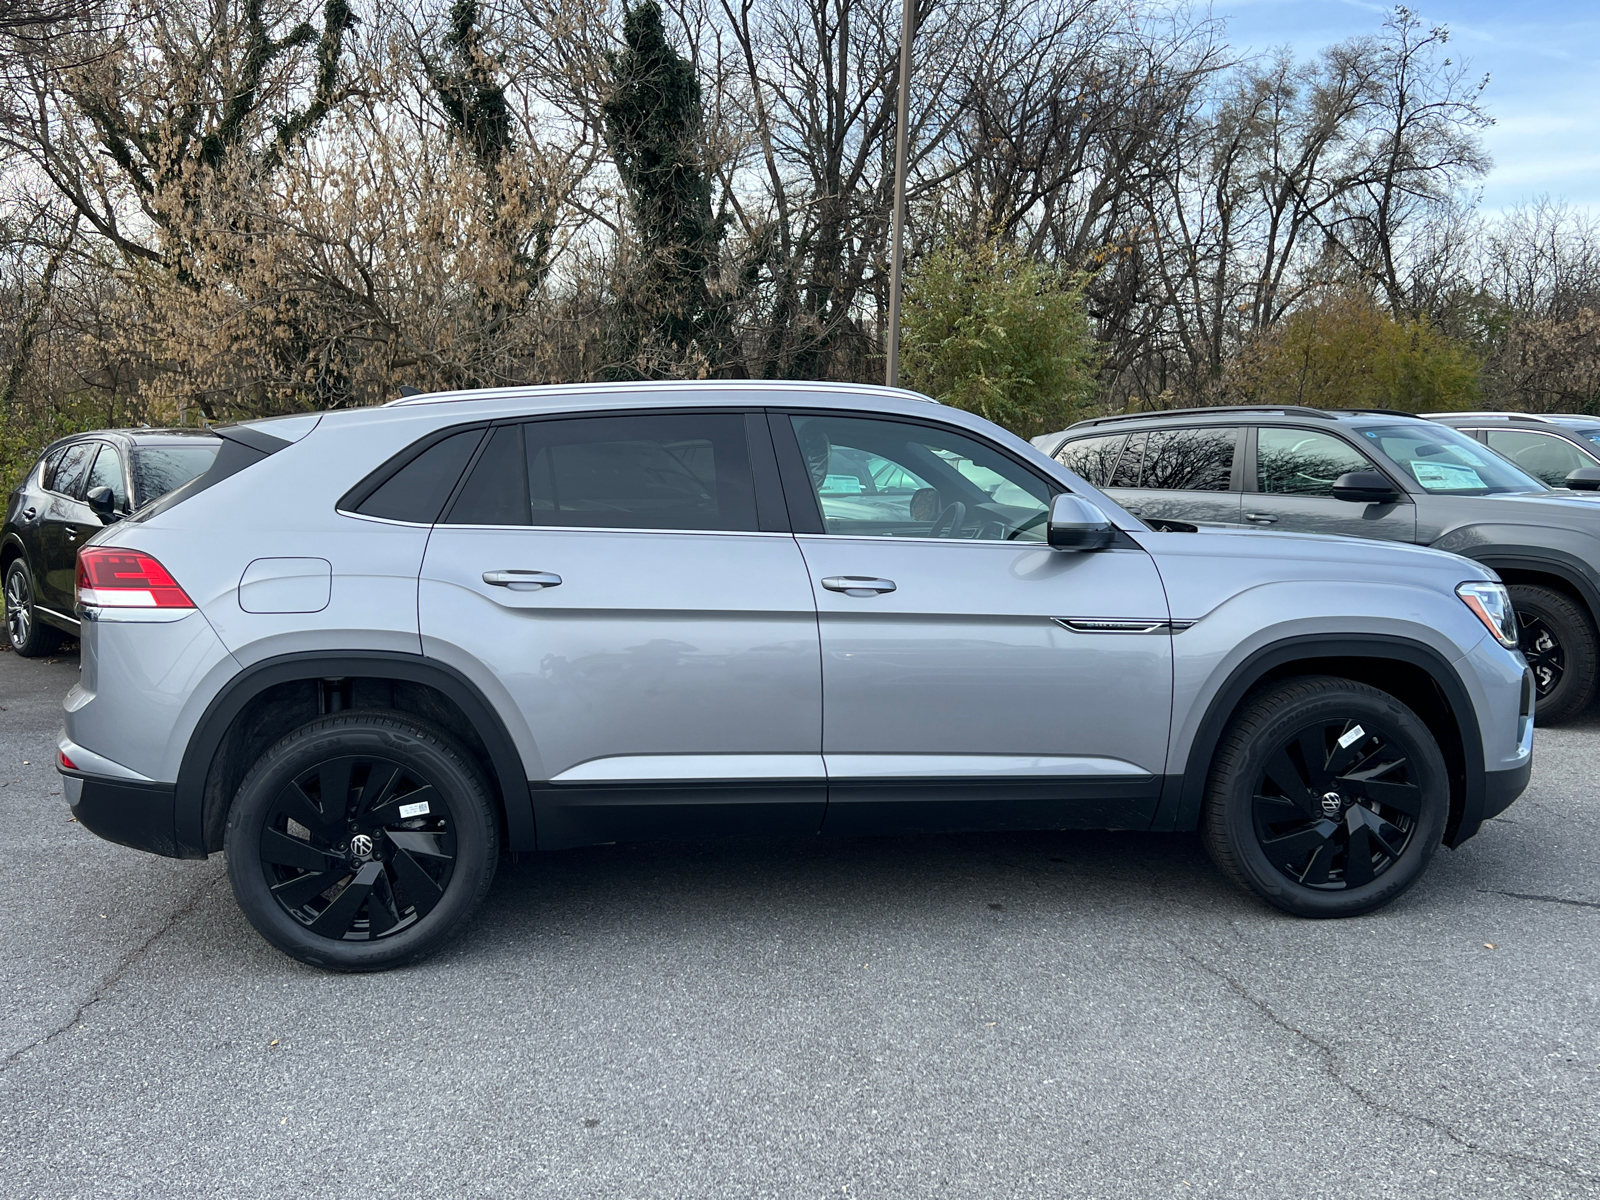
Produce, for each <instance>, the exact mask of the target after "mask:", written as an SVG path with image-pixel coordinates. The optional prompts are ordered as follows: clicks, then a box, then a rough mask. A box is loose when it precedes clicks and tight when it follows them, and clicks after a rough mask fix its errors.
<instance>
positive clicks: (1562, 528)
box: [1034, 406, 1600, 725]
mask: <svg viewBox="0 0 1600 1200" xmlns="http://www.w3.org/2000/svg"><path fill="white" fill-rule="evenodd" d="M1034 444H1035V445H1036V446H1038V447H1039V448H1040V449H1041V450H1043V451H1044V452H1045V453H1046V454H1050V455H1052V456H1053V457H1055V458H1056V459H1057V460H1058V461H1060V462H1061V463H1063V464H1064V465H1065V466H1067V467H1069V468H1070V469H1072V470H1074V471H1076V472H1077V473H1078V474H1080V475H1082V476H1083V477H1084V478H1085V479H1087V480H1089V481H1090V482H1091V483H1093V484H1095V485H1097V486H1099V487H1102V488H1104V489H1106V490H1107V491H1108V492H1110V494H1111V495H1112V496H1113V497H1115V498H1116V500H1117V502H1118V503H1120V504H1122V505H1123V506H1124V507H1126V508H1127V509H1128V510H1129V511H1130V512H1133V513H1136V514H1138V515H1139V516H1141V517H1143V518H1144V519H1145V520H1146V521H1147V522H1149V521H1156V522H1159V523H1161V524H1164V525H1167V526H1168V527H1170V526H1171V525H1172V523H1173V522H1192V523H1216V524H1222V525H1230V526H1235V527H1237V526H1246V527H1255V528H1260V529H1271V530H1278V531H1289V532H1296V533H1331V534H1345V535H1348V536H1353V537H1363V538H1376V539H1382V540H1387V541H1398V542H1413V543H1416V544H1419V545H1423V546H1432V547H1434V548H1435V549H1438V550H1449V551H1452V552H1453V553H1456V554H1461V555H1465V556H1466V557H1468V558H1472V559H1476V560H1477V561H1478V562H1481V563H1483V564H1484V565H1485V566H1488V567H1491V568H1493V569H1494V570H1495V571H1497V572H1498V573H1499V575H1500V577H1501V578H1502V579H1503V580H1504V581H1505V583H1506V584H1507V585H1508V586H1509V587H1510V590H1511V597H1512V602H1513V604H1514V606H1515V608H1516V612H1517V619H1518V622H1519V623H1520V625H1521V630H1522V632H1521V643H1522V652H1523V654H1524V655H1525V656H1526V657H1527V660H1528V665H1529V666H1530V667H1531V668H1532V669H1533V673H1534V678H1535V680H1536V682H1537V686H1538V691H1539V701H1538V716H1539V723H1540V724H1545V725H1549V724H1554V723H1556V722H1559V721H1564V720H1567V719H1568V718H1570V717H1572V716H1574V715H1576V714H1577V713H1578V712H1580V711H1581V710H1582V709H1583V708H1584V707H1585V706H1586V705H1587V704H1588V703H1589V701H1590V700H1591V698H1592V697H1593V696H1594V692H1595V685H1596V678H1597V674H1600V651H1597V644H1596V632H1595V631H1596V617H1597V615H1600V494H1597V493H1595V492H1593V491H1584V492H1578V491H1552V490H1550V489H1549V488H1547V487H1546V486H1545V485H1544V484H1543V483H1542V482H1541V481H1539V480H1538V479H1535V478H1533V477H1532V476H1530V475H1528V474H1526V473H1525V472H1524V471H1523V470H1522V469H1521V468H1519V467H1517V466H1516V465H1514V464H1513V463H1511V462H1508V461H1507V460H1506V459H1504V458H1501V457H1500V456H1499V455H1498V454H1494V453H1490V451H1489V450H1488V449H1487V448H1486V447H1485V445H1484V443H1482V442H1479V441H1476V440H1474V439H1473V438H1472V437H1471V436H1469V435H1468V434H1465V433H1461V432H1459V431H1457V430H1455V429H1452V428H1450V427H1449V426H1446V425H1443V424H1440V423H1437V422H1432V421H1427V420H1423V419H1420V418H1418V417H1414V416H1411V415H1408V414H1405V413H1390V412H1383V411H1374V410H1362V411H1354V410H1350V411H1343V410H1340V411H1329V410H1324V409H1314V408H1295V407H1288V406H1285V407H1219V408H1202V409H1179V410H1173V411H1169V412H1154V413H1135V414H1128V415H1126V416H1116V417H1100V418H1097V419H1095V420H1090V421H1082V422H1080V423H1078V424H1077V425H1074V426H1072V427H1071V428H1070V429H1067V430H1065V431H1063V432H1061V433H1057V434H1047V435H1045V436H1044V437H1039V438H1035V439H1034ZM1578 482H1579V483H1580V484H1582V483H1586V482H1588V481H1585V480H1580V481H1578Z"/></svg>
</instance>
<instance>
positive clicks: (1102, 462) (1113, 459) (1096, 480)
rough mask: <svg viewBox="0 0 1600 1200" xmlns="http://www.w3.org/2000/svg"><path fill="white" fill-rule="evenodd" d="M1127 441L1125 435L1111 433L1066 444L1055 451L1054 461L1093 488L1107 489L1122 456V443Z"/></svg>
mask: <svg viewBox="0 0 1600 1200" xmlns="http://www.w3.org/2000/svg"><path fill="white" fill-rule="evenodd" d="M1127 440H1128V435H1127V434H1125V433H1113V434H1108V435H1105V436H1102V437H1088V438H1083V439H1082V440H1081V441H1076V442H1068V443H1067V444H1066V445H1065V446H1063V447H1061V449H1060V450H1057V451H1056V461H1057V462H1059V463H1060V464H1061V465H1062V466H1063V467H1065V468H1067V470H1069V471H1073V472H1075V473H1077V474H1078V475H1081V476H1082V477H1083V478H1084V479H1087V480H1088V481H1089V482H1090V483H1092V484H1094V485H1095V487H1107V486H1109V485H1110V482H1111V473H1112V472H1113V471H1115V470H1116V469H1117V458H1118V457H1119V456H1120V455H1121V454H1122V446H1123V443H1124V442H1126V441H1127Z"/></svg>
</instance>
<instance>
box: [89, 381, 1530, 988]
mask: <svg viewBox="0 0 1600 1200" xmlns="http://www.w3.org/2000/svg"><path fill="white" fill-rule="evenodd" d="M218 432H219V434H220V436H221V437H222V438H223V445H222V449H221V451H220V453H219V454H218V455H217V459H216V462H215V463H214V464H213V466H212V468H211V469H210V470H209V471H208V472H207V473H206V474H205V475H203V476H201V477H200V478H199V479H197V480H195V481H194V482H192V483H190V484H188V485H186V486H185V487H182V488H179V489H177V490H176V491H174V492H172V493H171V494H169V495H168V496H166V497H164V498H163V499H161V500H159V501H157V502H156V503H155V504H153V505H151V506H149V507H146V508H145V509H143V510H141V511H140V512H138V513H135V514H133V516H131V517H130V518H129V519H127V520H125V521H123V522H121V523H120V524H118V525H116V526H113V527H111V528H108V529H106V530H104V531H102V532H100V533H98V534H96V535H95V536H94V537H93V538H91V539H89V543H88V545H86V546H85V547H84V549H83V550H82V551H81V553H80V557H79V566H78V594H77V602H78V607H79V611H80V612H81V613H82V617H83V631H84V632H83V639H82V640H83V675H82V682H81V683H80V684H79V686H77V687H75V688H74V689H73V690H72V692H71V694H70V695H69V696H68V697H67V700H66V727H65V729H64V731H63V733H62V736H61V740H60V762H59V766H60V769H61V771H62V773H63V774H64V775H65V776H66V778H67V794H68V796H69V800H70V803H71V805H72V810H73V812H74V813H75V814H77V816H78V819H79V820H80V821H81V822H82V823H83V824H84V825H85V826H87V827H88V828H89V829H91V830H93V831H95V832H96V833H98V834H100V835H101V836H103V837H106V838H109V839H111V840H113V841H118V842H122V843H125V844H127V845H131V846H136V847H139V848H142V849H145V850H152V851H155V852H157V853H161V854H168V855H175V856H181V857H202V856H204V855H206V854H209V853H212V852H214V851H218V850H225V851H226V853H227V861H228V872H229V875H230V878H231V880H232V883H233V888H234V893H235V895H236V896H237V898H238V901H239V904H240V906H241V907H242V908H243V910H244V912H245V913H246V915H247V916H248V917H249V919H250V921H251V922H252V923H253V924H254V925H255V927H256V928H257V929H258V930H259V931H260V932H261V934H262V935H263V936H264V937H266V938H267V939H268V940H269V941H270V942H272V943H273V944H274V945H276V946H278V947H279V948H280V949H282V950H284V951H285V952H287V953H288V954H291V955H293V956H295V957H296V958H299V959H301V960H303V961H305V962H308V963H314V964H318V965H321V966H324V967H330V968H337V969H344V970H361V969H371V968H378V967H386V966H391V965H393V964H396V963H401V962H405V961H408V960H411V959H415V958H416V957H418V956H419V955H421V954H423V953H425V952H427V951H429V950H432V949H434V948H436V947H438V946H439V945H440V944H441V943H442V942H444V941H445V940H446V939H448V938H450V937H451V936H452V934H454V933H455V932H456V931H458V930H459V929H460V927H461V926H462V923H463V922H464V921H465V920H466V919H467V917H468V915H469V914H470V913H471V912H472V910H473V909H474V907H475V906H476V905H477V904H478V903H479V901H480V900H481V899H482V898H483V896H484V893H485V892H486V890H487V889H488V887H489V883H490V879H491V877H492V875H493V873H494V870H495V864H496V861H497V857H498V854H499V853H500V851H501V850H502V849H510V850H513V851H529V850H546V849H556V848H560V847H568V846H580V845H585V844H592V843H604V842H614V841H619V840H624V839H641V838H682V837H690V836H694V837H699V836H702V835H706V834H710V833H762V834H777V835H798V834H807V835H812V834H817V833H819V832H820V833H824V834H839V835H859V834H872V833H898V832H904V831H910V830H917V831H930V830H945V831H966V830H1008V829H1009V830H1018V829H1028V830H1033V829H1040V830H1042V829H1079V828H1096V829H1138V830H1189V829H1195V828H1197V827H1198V828H1200V829H1201V830H1203V831H1204V837H1205V843H1206V845H1207V846H1208V848H1209V850H1210V853H1211V854H1212V856H1213V857H1214V858H1215V860H1216V862H1217V863H1218V864H1219V865H1220V867H1221V868H1222V869H1223V871H1225V872H1226V873H1227V875H1229V876H1230V877H1231V878H1233V879H1234V880H1235V881H1237V882H1238V883H1240V884H1242V885H1244V886H1245V887H1247V888H1250V889H1252V890H1253V891H1255V892H1256V893H1257V894H1258V895H1260V896H1261V897H1263V898H1264V899H1265V900H1266V901H1267V902H1269V903H1271V904H1274V905H1277V906H1278V907H1279V908H1282V909H1285V910H1287V911H1289V912H1291V913H1297V914H1300V915H1303V916H1308V917H1333V916H1348V915H1351V914H1356V913H1362V912H1366V911H1368V910H1370V909H1373V908H1375V907H1377V906H1379V905H1381V904H1384V903H1386V902H1387V901H1389V900H1391V899H1393V898H1394V897H1395V896H1397V895H1399V894H1400V893H1401V892H1402V891H1404V890H1405V889H1406V888H1407V887H1409V886H1410V885H1411V884H1412V883H1413V882H1414V881H1415V880H1416V879H1417V877H1418V875H1419V873H1420V872H1421V871H1422V870H1423V868H1424V867H1425V865H1426V864H1427V862H1428V861H1429V858H1430V856H1431V855H1432V854H1433V852H1434V850H1435V849H1436V848H1437V847H1438V846H1439V844H1440V843H1441V842H1442V843H1444V844H1446V845H1449V846H1456V845H1459V844H1460V843H1461V842H1462V841H1463V840H1464V839H1466V838H1469V837H1471V836H1472V835H1473V834H1474V833H1475V832H1477V830H1478V827H1479V825H1480V823H1481V822H1482V821H1483V820H1484V819H1485V818H1487V817H1490V816H1492V815H1494V814H1496V813H1499V812H1500V811H1501V810H1502V809H1504V808H1505V807H1506V805H1508V804H1509V803H1511V801H1512V800H1513V799H1514V798H1515V797H1516V796H1517V795H1518V794H1519V793H1520V792H1521V791H1522V789H1523V787H1524V786H1525V785H1526V783H1527V779H1528V773H1529V767H1530V763H1531V752H1532V736H1533V732H1532V716H1533V713H1532V708H1533V695H1534V692H1533V684H1532V680H1531V678H1530V677H1529V676H1528V673H1527V669H1526V667H1525V665H1524V663H1523V660H1522V658H1521V656H1520V655H1519V654H1518V652H1517V650H1516V644H1517V633H1516V626H1515V619H1514V617H1513V615H1512V612H1511V608H1510V604H1509V601H1508V598H1507V595H1506V591H1505V589H1504V588H1503V587H1502V586H1501V585H1500V583H1499V582H1498V581H1497V580H1496V579H1495V576H1494V574H1493V572H1491V571H1489V570H1487V569H1485V568H1484V567H1482V566H1480V565H1478V564H1476V563H1473V562H1469V561H1468V560H1466V559H1463V558H1458V557H1456V556H1454V555H1451V554H1442V553H1438V552H1436V551H1431V550H1425V549H1419V548H1415V547H1411V546H1400V545H1379V544H1374V543H1372V542H1369V541H1361V540H1357V539H1350V538H1326V537H1294V536H1287V535H1285V536H1278V537H1270V538H1268V537H1259V536H1253V535H1250V534H1245V533H1227V532H1212V533H1196V532H1163V531H1160V530H1157V529H1154V528H1152V527H1151V526H1150V525H1148V524H1146V523H1144V522H1142V521H1140V520H1139V519H1138V518H1136V517H1134V516H1132V515H1131V514H1129V513H1128V512H1127V511H1126V510H1124V509H1123V508H1121V507H1119V506H1118V505H1117V504H1116V503H1115V502H1114V501H1112V500H1111V499H1109V498H1108V497H1107V496H1106V495H1105V494H1103V493H1102V492H1100V491H1098V490H1097V489H1095V488H1094V487H1091V486H1090V485H1088V484H1087V483H1085V482H1084V480H1083V479H1081V478H1079V477H1078V476H1076V475H1074V474H1072V473H1071V472H1069V471H1068V470H1066V469H1065V468H1064V467H1062V466H1061V465H1060V464H1058V463H1054V462H1052V461H1051V460H1050V459H1048V458H1046V457H1044V456H1043V455H1041V454H1040V453H1038V452H1037V451H1036V450H1035V449H1034V448H1033V447H1031V446H1030V445H1028V443H1026V442H1024V441H1021V440H1019V439H1018V438H1015V437H1013V436H1011V435H1010V434H1008V433H1006V432H1004V431H1003V430H1001V429H999V428H997V427H995V426H994V425H991V424H989V423H988V422H987V421H984V420H983V419H981V418H979V417H976V416H972V415H969V414H967V413H963V412H958V411H953V410H951V409H948V408H944V407H941V406H939V405H937V404H935V403H933V402H931V401H929V400H927V399H925V398H922V397H918V396H915V395H913V394H911V393H906V392H895V391H888V390H879V389H872V388H865V387H852V386H842V385H826V384H783V385H777V384H768V385H764V384H754V383H726V384H708V383H697V384H644V383H640V384H627V385H602V386H594V385H591V386H574V387H555V388H545V389H517V390H500V391H489V392H476V393H459V394H442V395H432V396H424V397H417V398H409V399H406V400H402V401H399V402H396V403H394V404H390V405H388V406H386V407H383V408H374V409H366V410H360V411H344V412H330V413H324V414H320V415H317V414H312V415H305V416H294V417H286V418H278V419H274V420H264V421H258V422H250V423H246V424H243V425H238V426H234V427H231V428H224V429H221V430H219V431H218Z"/></svg>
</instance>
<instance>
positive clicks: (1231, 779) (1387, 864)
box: [1203, 676, 1450, 917]
mask: <svg viewBox="0 0 1600 1200" xmlns="http://www.w3.org/2000/svg"><path fill="white" fill-rule="evenodd" d="M1449 812H1450V785H1449V778H1448V775H1447V772H1446V768H1445V762H1444V756H1443V755H1442V754H1441V753H1440V752H1439V747H1438V744H1437V742H1435V740H1434V737H1433V735H1432V733H1430V732H1429V730H1428V727H1427V726H1426V725H1425V724H1423V722H1422V720H1421V718H1419V717H1418V716H1417V715H1416V713H1414V712H1412V711H1411V710H1410V709H1409V708H1407V707H1406V706H1405V705H1404V704H1402V703H1400V701H1398V700H1396V699H1395V698H1394V697H1393V696H1390V695H1388V694H1386V693H1384V692H1380V691H1378V690H1377V689H1376V688H1372V687H1368V686H1367V685H1365V684H1361V683H1356V682H1354V681H1352V680H1348V679H1338V678H1334V677H1331V676H1307V677H1305V678H1301V679H1294V680H1290V681H1287V682H1285V683H1281V684H1278V685H1275V686H1273V687H1272V688H1271V689H1270V690H1268V691H1266V692H1264V693H1262V694H1260V695H1258V696H1256V697H1255V698H1254V699H1252V700H1251V701H1250V702H1249V703H1248V704H1247V705H1246V707H1245V709H1244V711H1242V712H1241V713H1240V714H1239V715H1238V716H1237V717H1236V718H1235V720H1234V722H1233V724H1232V725H1231V726H1230V727H1229V729H1228V732H1227V733H1226V734H1225V735H1224V737H1223V739H1222V743H1221V745H1220V747H1219V749H1218V752H1217V757H1216V761H1215V763H1214V765H1213V768H1212V774H1211V781H1210V786H1209V788H1208V790H1207V794H1206V807H1205V814H1204V824H1203V832H1204V838H1205V844H1206V849H1207V850H1208V851H1209V852H1210V854H1211V857H1212V859H1213V861H1215V862H1216V864H1217V866H1219V867H1220V868H1221V869H1222V870H1223V872H1224V873H1225V874H1227V875H1228V876H1229V877H1230V878H1232V879H1233V880H1234V881H1235V882H1236V883H1238V884H1239V885H1240V886H1242V887H1245V888H1248V889H1249V890H1250V891H1253V892H1255V893H1256V895H1258V896H1260V897H1261V898H1262V899H1264V900H1266V901H1267V902H1268V903H1269V904H1272V905H1275V906H1277V907H1278V908H1281V909H1283V910H1284V911H1285V912H1290V913H1294V914H1295V915H1297V916H1302V917H1349V916H1356V915H1358V914H1360V913H1364V912H1370V911H1372V910H1373V909H1375V908H1378V907H1381V906H1382V905H1384V904H1387V903H1388V902H1389V901H1391V900H1393V899H1394V898H1395V897H1396V896H1398V895H1400V893H1401V892H1403V891H1405V890H1406V889H1407V888H1408V887H1410V886H1411V885H1412V884H1413V883H1415V882H1416V880H1417V878H1418V876H1420V875H1421V874H1422V871H1423V868H1424V867H1426V866H1427V865H1428V860H1429V859H1430V858H1431V857H1432V856H1433V852H1434V849H1435V848H1436V847H1437V846H1438V845H1439V841H1440V839H1441V838H1442V837H1443V835H1444V826H1445V820H1446V818H1447V817H1448V816H1449Z"/></svg>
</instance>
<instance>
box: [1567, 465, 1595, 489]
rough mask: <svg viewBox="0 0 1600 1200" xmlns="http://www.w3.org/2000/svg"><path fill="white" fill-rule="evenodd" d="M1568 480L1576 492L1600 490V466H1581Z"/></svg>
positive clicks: (1569, 485) (1568, 484)
mask: <svg viewBox="0 0 1600 1200" xmlns="http://www.w3.org/2000/svg"><path fill="white" fill-rule="evenodd" d="M1566 482H1567V486H1568V487H1569V488H1571V489H1572V490H1573V491H1575V492H1600V467H1579V468H1578V469H1577V470H1576V471H1573V472H1572V473H1571V474H1570V475H1568V476H1567V480H1566Z"/></svg>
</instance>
